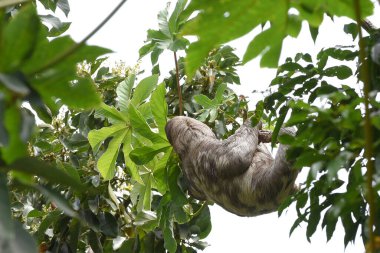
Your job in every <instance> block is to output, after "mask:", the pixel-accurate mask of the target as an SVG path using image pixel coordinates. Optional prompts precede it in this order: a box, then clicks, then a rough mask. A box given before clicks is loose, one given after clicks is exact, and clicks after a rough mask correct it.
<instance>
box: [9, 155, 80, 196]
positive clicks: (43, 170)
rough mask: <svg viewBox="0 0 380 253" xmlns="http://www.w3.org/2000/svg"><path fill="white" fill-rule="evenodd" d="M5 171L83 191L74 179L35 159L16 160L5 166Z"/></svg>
mask: <svg viewBox="0 0 380 253" xmlns="http://www.w3.org/2000/svg"><path fill="white" fill-rule="evenodd" d="M6 169H7V170H15V171H19V172H22V173H25V174H28V175H33V176H39V177H43V178H45V179H47V180H48V181H49V182H50V183H55V184H62V185H66V186H71V187H74V188H75V189H77V190H83V185H82V184H81V183H80V182H79V181H77V180H76V178H75V177H72V176H70V175H69V174H67V173H66V172H64V171H63V170H60V169H58V168H56V167H54V166H51V165H49V164H48V163H46V162H43V161H40V160H39V159H37V158H33V157H25V158H21V159H18V160H16V161H14V162H13V163H11V164H10V165H9V166H7V167H6Z"/></svg>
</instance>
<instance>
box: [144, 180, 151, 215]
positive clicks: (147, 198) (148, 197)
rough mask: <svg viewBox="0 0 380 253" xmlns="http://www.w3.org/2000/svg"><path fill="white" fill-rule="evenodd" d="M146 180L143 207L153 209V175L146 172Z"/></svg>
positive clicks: (148, 209) (147, 209)
mask: <svg viewBox="0 0 380 253" xmlns="http://www.w3.org/2000/svg"><path fill="white" fill-rule="evenodd" d="M143 181H144V187H143V189H144V197H143V209H142V210H146V211H150V210H151V209H152V175H151V174H150V173H149V174H145V175H144V177H143Z"/></svg>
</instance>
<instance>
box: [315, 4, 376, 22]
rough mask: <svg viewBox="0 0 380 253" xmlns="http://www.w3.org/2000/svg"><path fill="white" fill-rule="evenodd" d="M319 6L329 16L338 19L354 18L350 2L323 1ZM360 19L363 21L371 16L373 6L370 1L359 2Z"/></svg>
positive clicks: (354, 14) (353, 9)
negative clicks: (323, 8) (334, 16)
mask: <svg viewBox="0 0 380 253" xmlns="http://www.w3.org/2000/svg"><path fill="white" fill-rule="evenodd" d="M321 4H322V5H324V7H325V9H326V11H327V12H328V13H329V14H330V15H336V16H338V17H341V16H343V17H349V18H351V19H353V20H355V18H356V13H355V8H354V7H353V3H352V2H351V1H346V0H341V1H329V0H323V1H321ZM359 4H360V10H361V15H360V16H361V18H362V19H364V18H366V17H368V16H370V15H372V14H373V10H374V6H373V2H372V1H371V0H362V1H359Z"/></svg>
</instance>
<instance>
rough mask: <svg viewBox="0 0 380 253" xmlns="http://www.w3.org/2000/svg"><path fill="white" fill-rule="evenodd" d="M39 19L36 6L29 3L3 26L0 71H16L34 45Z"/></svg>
mask: <svg viewBox="0 0 380 253" xmlns="http://www.w3.org/2000/svg"><path fill="white" fill-rule="evenodd" d="M39 29H40V20H39V18H38V15H37V12H36V8H35V7H34V6H33V5H32V4H29V5H27V6H25V7H24V8H21V10H20V11H19V12H18V13H17V14H16V15H15V17H14V18H12V19H11V20H10V22H9V23H8V25H6V26H5V28H4V31H3V34H2V43H1V47H0V50H1V52H0V54H1V58H0V70H1V72H10V71H12V72H13V71H16V69H17V68H18V67H19V66H20V65H21V64H22V63H23V62H24V60H25V59H27V58H28V57H29V56H30V54H31V53H32V51H33V49H34V47H35V46H36V43H37V39H38V34H39Z"/></svg>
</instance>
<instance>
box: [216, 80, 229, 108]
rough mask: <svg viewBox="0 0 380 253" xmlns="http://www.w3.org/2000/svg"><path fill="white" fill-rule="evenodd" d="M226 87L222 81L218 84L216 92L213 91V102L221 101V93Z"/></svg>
mask: <svg viewBox="0 0 380 253" xmlns="http://www.w3.org/2000/svg"><path fill="white" fill-rule="evenodd" d="M226 88H227V84H226V83H222V84H220V85H219V86H218V88H217V89H216V92H215V98H214V99H213V103H218V104H220V103H222V102H223V93H224V91H225V90H226Z"/></svg>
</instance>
